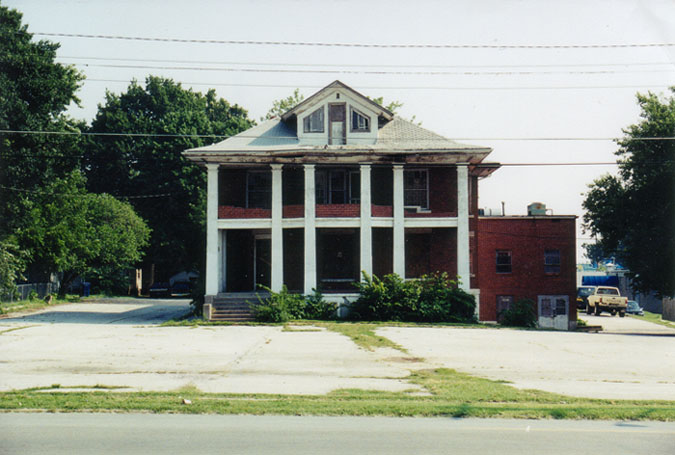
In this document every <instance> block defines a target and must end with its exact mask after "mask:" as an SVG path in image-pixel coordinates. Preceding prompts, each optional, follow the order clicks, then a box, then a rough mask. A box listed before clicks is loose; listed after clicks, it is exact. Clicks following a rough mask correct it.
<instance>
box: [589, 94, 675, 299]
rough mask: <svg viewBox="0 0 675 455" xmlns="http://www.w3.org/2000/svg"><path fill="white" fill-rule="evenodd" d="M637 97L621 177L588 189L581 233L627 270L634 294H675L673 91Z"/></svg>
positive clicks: (604, 179) (606, 178)
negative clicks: (595, 238)
mask: <svg viewBox="0 0 675 455" xmlns="http://www.w3.org/2000/svg"><path fill="white" fill-rule="evenodd" d="M671 92H672V93H671V96H670V97H667V98H660V97H658V96H657V95H655V94H652V93H649V94H647V95H640V94H639V95H638V96H637V99H638V103H639V105H640V107H641V108H642V113H641V117H642V120H641V121H640V122H639V123H637V124H635V125H631V126H629V127H628V128H626V129H625V130H624V133H625V136H624V138H623V139H621V140H620V141H619V150H618V151H617V152H616V155H617V156H619V158H620V160H619V174H618V175H617V176H612V175H605V176H603V177H601V178H599V179H597V180H595V181H594V182H593V183H592V184H591V185H589V188H590V190H589V192H588V193H587V194H586V199H585V200H584V203H583V207H584V209H585V210H586V213H585V215H584V228H585V229H586V230H587V231H590V232H591V233H592V234H593V235H595V236H599V239H598V243H599V245H600V248H601V249H602V251H603V252H604V253H605V256H609V255H610V253H613V255H615V256H616V259H617V260H618V261H619V262H620V263H622V264H623V265H624V266H626V267H627V268H628V269H629V270H630V275H631V278H632V279H633V285H634V287H635V288H636V289H637V290H640V291H644V292H648V291H650V290H653V291H656V292H657V293H659V294H660V295H663V296H673V295H675V253H674V252H675V235H673V233H674V232H675V141H673V140H672V139H661V140H659V139H657V140H653V139H647V140H644V139H641V138H672V137H673V136H675V98H674V97H673V93H675V88H671Z"/></svg>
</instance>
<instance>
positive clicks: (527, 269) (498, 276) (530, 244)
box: [477, 216, 576, 321]
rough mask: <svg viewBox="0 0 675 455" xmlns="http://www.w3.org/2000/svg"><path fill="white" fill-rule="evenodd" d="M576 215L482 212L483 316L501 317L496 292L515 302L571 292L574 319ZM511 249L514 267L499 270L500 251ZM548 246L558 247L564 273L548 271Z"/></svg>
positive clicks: (487, 318) (485, 318) (572, 317)
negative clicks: (488, 213)
mask: <svg viewBox="0 0 675 455" xmlns="http://www.w3.org/2000/svg"><path fill="white" fill-rule="evenodd" d="M575 235H576V231H575V217H573V216H566V217H560V216H540V217H529V216H528V217H481V218H479V219H478V230H477V237H478V238H477V241H478V273H477V274H478V277H479V280H480V319H481V320H483V321H494V320H496V319H497V296H512V297H513V299H514V302H516V301H518V300H520V299H523V298H528V299H531V300H533V301H534V302H536V301H537V296H539V295H567V296H568V297H569V303H570V305H569V312H570V320H571V321H575V320H576V305H575V299H576V239H575ZM498 250H499V251H505V252H506V251H508V252H510V254H511V272H508V273H498V272H497V265H496V255H497V251H498ZM546 250H558V251H559V252H560V272H559V273H546V271H545V267H544V254H545V251H546Z"/></svg>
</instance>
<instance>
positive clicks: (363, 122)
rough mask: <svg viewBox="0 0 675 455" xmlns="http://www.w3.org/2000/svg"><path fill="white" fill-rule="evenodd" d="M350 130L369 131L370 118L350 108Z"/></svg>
mask: <svg viewBox="0 0 675 455" xmlns="http://www.w3.org/2000/svg"><path fill="white" fill-rule="evenodd" d="M351 111H352V131H357V132H364V133H367V132H369V131H370V118H368V116H366V115H363V114H361V113H360V112H359V111H357V110H356V109H352V110H351Z"/></svg>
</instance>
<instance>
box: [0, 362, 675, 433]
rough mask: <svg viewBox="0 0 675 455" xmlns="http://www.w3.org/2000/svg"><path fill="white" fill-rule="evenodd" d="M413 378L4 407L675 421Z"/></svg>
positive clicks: (90, 396)
mask: <svg viewBox="0 0 675 455" xmlns="http://www.w3.org/2000/svg"><path fill="white" fill-rule="evenodd" d="M410 380H411V382H413V383H415V384H419V385H420V386H422V387H424V388H425V389H426V390H427V391H429V392H430V393H429V394H428V395H423V396H420V395H419V394H416V393H405V392H375V391H367V390H338V391H335V392H332V393H329V394H326V395H265V394H209V393H203V392H200V391H199V390H198V389H197V388H196V387H194V386H186V387H184V388H181V389H179V390H176V391H172V392H109V391H94V392H68V393H63V392H46V391H42V392H40V391H38V390H36V389H30V390H21V391H13V392H4V393H0V410H2V411H15V410H40V411H52V412H110V411H113V412H154V413H189V414H252V415H264V414H277V415H335V416H340V415H351V416H410V417H438V416H446V417H447V416H449V417H501V418H523V419H542V418H543V419H546V418H548V419H603V420H661V421H675V402H673V401H655V400H650V401H644V400H599V399H586V398H573V397H567V396H563V395H556V394H553V393H548V392H542V391H538V390H519V389H516V388H514V387H511V386H509V385H506V384H503V383H501V382H499V381H491V380H487V379H480V378H475V377H472V376H469V375H466V374H463V373H458V372H456V371H454V370H449V369H436V370H425V371H418V372H415V373H413V374H412V376H411V379H410ZM185 400H189V404H187V403H186V401H185Z"/></svg>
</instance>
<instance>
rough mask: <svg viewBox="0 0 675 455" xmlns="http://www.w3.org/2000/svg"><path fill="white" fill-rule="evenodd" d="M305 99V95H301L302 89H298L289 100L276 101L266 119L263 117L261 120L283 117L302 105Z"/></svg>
mask: <svg viewBox="0 0 675 455" xmlns="http://www.w3.org/2000/svg"><path fill="white" fill-rule="evenodd" d="M304 99H305V95H302V94H301V93H300V89H299V88H296V89H295V90H293V94H292V95H290V96H288V97H287V98H282V99H280V100H276V101H274V103H272V107H271V108H270V110H269V111H267V114H265V117H263V118H262V119H261V120H269V119H271V118H273V117H281V116H282V115H283V114H285V113H286V112H287V111H290V110H291V109H293V108H294V107H295V106H297V105H298V104H300V103H301V102H302V100H304Z"/></svg>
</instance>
